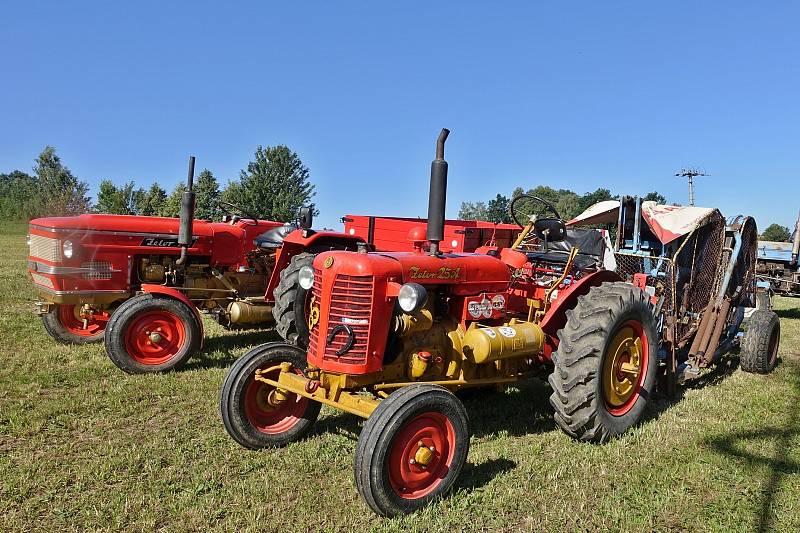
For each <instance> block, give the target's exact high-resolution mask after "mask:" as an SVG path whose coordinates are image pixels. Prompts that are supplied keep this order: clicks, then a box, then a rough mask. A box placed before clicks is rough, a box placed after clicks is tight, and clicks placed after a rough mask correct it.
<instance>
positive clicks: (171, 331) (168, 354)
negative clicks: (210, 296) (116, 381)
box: [105, 294, 202, 374]
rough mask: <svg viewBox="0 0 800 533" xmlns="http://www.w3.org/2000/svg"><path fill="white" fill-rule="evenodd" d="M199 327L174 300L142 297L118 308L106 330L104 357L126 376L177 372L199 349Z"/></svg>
mask: <svg viewBox="0 0 800 533" xmlns="http://www.w3.org/2000/svg"><path fill="white" fill-rule="evenodd" d="M201 336H202V333H201V332H200V323H199V322H198V319H197V317H196V316H195V314H194V311H193V310H192V309H191V308H190V307H189V306H188V305H186V304H185V303H183V302H181V301H179V300H176V299H175V298H170V297H165V296H156V295H153V294H141V295H139V296H135V297H133V298H131V299H130V300H128V301H127V302H125V303H124V304H122V305H121V306H119V308H118V309H117V310H116V311H115V312H114V314H113V315H112V316H111V320H109V321H108V328H107V329H106V335H105V344H106V353H108V357H109V358H110V359H111V361H113V363H114V364H115V365H117V366H118V367H119V368H121V369H122V370H124V371H125V372H127V373H128V374H146V373H154V372H165V371H168V370H174V369H177V368H180V367H181V366H182V365H183V364H184V363H186V361H187V360H188V359H189V358H190V357H191V356H192V354H194V353H195V352H197V351H198V350H199V349H200V344H201Z"/></svg>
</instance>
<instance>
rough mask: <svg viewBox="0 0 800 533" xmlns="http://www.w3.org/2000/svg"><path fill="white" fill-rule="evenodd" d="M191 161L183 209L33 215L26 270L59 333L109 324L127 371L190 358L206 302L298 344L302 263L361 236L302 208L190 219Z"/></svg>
mask: <svg viewBox="0 0 800 533" xmlns="http://www.w3.org/2000/svg"><path fill="white" fill-rule="evenodd" d="M193 171H194V158H191V160H190V170H189V191H187V192H186V193H184V197H183V204H182V209H181V218H180V220H178V219H171V218H159V217H140V216H121V215H81V216H78V217H55V218H39V219H34V220H32V221H31V223H30V230H29V233H30V234H29V241H30V254H29V258H28V271H29V273H30V276H31V278H32V280H33V282H34V286H35V287H36V289H37V291H38V292H39V294H40V295H41V297H42V299H43V300H42V301H40V302H38V303H37V309H38V312H39V314H41V316H42V321H43V323H44V327H45V329H46V330H47V332H48V333H49V334H50V335H51V336H52V337H53V338H54V339H56V340H58V341H61V342H67V343H77V344H82V343H87V342H93V341H99V340H101V339H103V338H104V333H105V339H106V349H107V352H108V355H109V357H110V358H111V360H112V361H113V362H114V363H115V364H116V365H117V366H119V367H120V368H121V369H122V370H124V371H126V372H130V373H139V372H158V371H164V370H169V369H173V368H176V367H179V366H180V365H182V364H183V363H185V362H186V360H187V359H188V358H189V357H190V356H191V355H192V354H193V353H195V352H197V351H198V350H199V349H200V347H201V344H202V340H203V323H202V320H201V317H200V310H202V311H207V312H209V313H210V314H211V315H212V316H214V317H215V318H216V320H217V321H219V322H220V323H221V324H222V325H224V326H226V327H246V326H256V325H262V326H263V325H274V326H275V329H276V330H277V331H278V333H279V334H280V335H281V336H282V337H283V338H284V339H286V340H287V341H290V342H294V343H296V342H300V343H301V344H302V340H303V339H302V337H303V334H302V331H303V327H304V324H305V320H303V319H301V320H299V321H298V320H297V316H298V315H297V313H296V309H299V310H302V309H303V308H302V306H300V307H297V308H296V307H295V300H296V299H297V293H298V286H297V272H298V270H299V269H300V267H302V266H303V265H310V264H311V262H312V261H313V259H314V256H315V254H318V253H320V252H323V251H328V250H348V249H349V250H355V249H356V248H357V246H358V245H359V244H361V245H364V244H365V243H364V239H362V238H361V237H359V236H357V235H347V234H343V233H336V232H330V231H314V230H312V229H311V211H310V210H309V209H306V208H304V209H303V210H301V217H300V220H299V221H298V223H297V224H283V223H281V222H273V221H266V220H259V219H258V218H257V217H255V216H253V215H250V214H247V213H244V212H243V211H242V210H241V209H240V208H238V207H236V206H235V205H233V204H230V203H227V202H220V204H219V205H220V207H221V209H222V210H223V211H225V212H226V215H225V216H224V217H223V221H222V222H210V221H201V220H193V214H194V192H192V190H191V189H192V180H193V173H194V172H193ZM301 292H302V291H301ZM298 322H299V327H298ZM298 329H299V331H298Z"/></svg>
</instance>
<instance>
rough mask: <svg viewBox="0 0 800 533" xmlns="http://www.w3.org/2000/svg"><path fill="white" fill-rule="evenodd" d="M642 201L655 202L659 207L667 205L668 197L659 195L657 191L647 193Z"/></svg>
mask: <svg viewBox="0 0 800 533" xmlns="http://www.w3.org/2000/svg"><path fill="white" fill-rule="evenodd" d="M642 200H644V201H645V202H647V201H653V202H655V203H657V204H659V205H665V204H666V203H667V199H666V197H664V195H663V194H659V193H658V192H657V191H653V192H649V193H647V194H646V195H644V198H642Z"/></svg>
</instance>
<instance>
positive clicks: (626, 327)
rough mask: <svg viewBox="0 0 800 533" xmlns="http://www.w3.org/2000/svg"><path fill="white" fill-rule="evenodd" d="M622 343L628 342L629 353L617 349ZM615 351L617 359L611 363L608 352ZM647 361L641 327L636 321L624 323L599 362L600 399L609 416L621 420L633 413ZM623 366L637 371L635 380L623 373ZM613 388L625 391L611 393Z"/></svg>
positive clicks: (622, 349) (644, 376)
mask: <svg viewBox="0 0 800 533" xmlns="http://www.w3.org/2000/svg"><path fill="white" fill-rule="evenodd" d="M624 341H630V348H629V349H626V348H625V347H624V346H622V345H618V342H624ZM615 351H616V352H618V353H619V356H618V357H616V358H613V359H612V356H613V354H612V353H610V352H615ZM634 361H635V364H633V363H634ZM649 361H650V346H649V344H648V342H647V333H645V331H644V327H643V326H642V323H641V322H639V321H638V320H628V321H627V322H625V323H624V324H622V325H621V326H620V327H619V328H618V329H617V331H616V332H615V336H614V339H612V341H611V345H610V346H609V347H608V348H607V353H606V354H605V359H604V361H603V381H602V383H603V399H604V401H605V404H606V409H608V412H609V413H611V414H612V415H614V416H623V415H625V414H627V413H628V412H629V411H630V410H631V409H633V406H634V405H636V401H637V400H638V399H639V397H640V396H641V391H642V385H643V384H644V382H645V379H647V368H648V363H649ZM625 364H628V365H629V366H634V367H636V368H638V372H637V373H636V374H635V377H634V376H633V375H632V374H630V373H629V372H627V373H626V372H625V369H624V366H623V365H625ZM614 385H618V386H623V387H627V390H623V391H622V392H620V391H619V390H616V391H614V390H612V388H613V387H614ZM621 399H622V400H623V401H621Z"/></svg>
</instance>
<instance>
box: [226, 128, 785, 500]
mask: <svg viewBox="0 0 800 533" xmlns="http://www.w3.org/2000/svg"><path fill="white" fill-rule="evenodd" d="M448 133H449V132H448V131H447V130H443V131H442V133H441V134H440V136H439V138H438V141H437V145H436V158H435V159H434V161H433V163H432V165H431V182H430V193H429V205H428V225H427V232H426V235H418V234H411V235H410V238H412V239H413V240H414V242H413V245H414V246H413V248H414V250H413V251H411V252H395V253H369V252H367V251H366V250H360V251H356V252H346V251H332V252H325V253H322V254H319V255H318V256H317V257H316V258H315V259H314V262H313V264H312V265H304V266H303V267H302V268H301V269H300V272H299V273H298V279H299V284H300V285H301V286H302V287H303V288H305V289H306V290H308V291H310V292H311V297H310V300H309V306H310V307H309V310H308V311H307V313H306V316H307V321H308V329H309V333H310V334H309V343H308V347H307V349H302V348H300V347H298V346H294V345H291V344H286V343H278V342H273V343H267V344H263V345H261V346H258V347H256V348H254V349H252V350H250V351H249V352H248V353H246V354H245V355H244V356H243V357H241V358H240V359H239V360H238V361H237V362H236V363H235V364H234V366H233V367H232V368H231V370H230V371H229V373H228V374H227V376H226V378H225V380H224V382H223V386H222V390H221V393H220V411H221V413H220V414H221V418H222V422H223V425H224V427H225V429H226V431H227V432H228V433H229V435H230V436H231V437H232V438H233V439H234V440H235V441H236V442H238V443H239V444H240V445H242V446H244V447H246V448H251V449H260V448H265V447H271V446H281V445H285V444H287V443H289V442H292V441H295V440H297V439H300V438H301V437H303V436H304V435H306V434H307V433H308V432H309V430H310V429H311V428H312V426H313V425H314V422H315V420H316V419H317V416H318V415H319V412H320V407H321V406H322V405H327V406H330V407H333V408H336V409H339V410H341V411H345V412H348V413H352V414H355V415H357V416H360V417H362V418H364V419H365V422H364V425H363V429H362V431H361V434H360V436H359V439H358V443H357V445H356V452H355V462H354V471H355V485H356V488H357V490H358V492H359V493H360V495H361V496H362V497H363V499H364V501H365V502H366V503H367V504H368V505H369V507H370V508H372V510H374V511H375V512H376V513H378V514H380V515H383V516H393V515H398V514H402V513H408V512H412V511H414V510H416V509H418V508H420V507H422V506H424V505H426V504H428V503H430V502H432V501H433V500H435V499H437V498H440V497H441V496H443V495H444V494H446V493H447V492H448V491H449V490H450V489H451V488H452V487H453V484H454V482H455V481H456V479H457V478H458V476H459V472H460V471H461V469H462V466H463V465H464V463H465V461H466V458H467V453H468V450H469V444H470V429H469V418H468V415H467V412H466V410H465V408H464V405H463V404H462V403H461V401H459V399H458V398H457V397H456V396H455V394H454V392H455V391H458V390H459V389H465V388H482V387H505V386H506V385H508V384H512V383H515V382H517V381H518V380H520V379H523V378H525V377H527V376H536V375H539V376H549V379H548V381H549V383H550V386H551V387H552V395H551V397H550V402H551V404H552V406H553V409H554V411H555V420H556V422H557V423H558V425H559V426H560V427H561V428H562V429H563V430H564V431H565V432H566V433H567V434H569V435H570V436H571V437H573V438H575V439H577V440H580V441H588V442H595V443H602V442H605V441H607V440H609V439H610V438H612V437H614V436H617V435H620V434H622V433H624V432H625V431H626V430H628V429H629V428H630V427H631V426H633V425H634V424H636V423H637V422H638V421H639V419H640V418H641V416H642V413H643V411H644V409H645V407H646V405H647V402H648V401H649V399H650V398H651V395H652V393H653V392H654V389H655V387H656V384H657V383H664V384H665V386H668V384H669V382H670V381H677V379H676V377H677V376H679V375H680V376H684V377H685V376H692V375H693V372H694V370H695V369H702V368H706V367H708V366H710V365H712V364H714V363H715V362H716V361H717V360H718V357H719V356H720V355H721V354H723V353H724V352H726V351H727V350H729V349H731V348H732V347H733V346H734V345H735V344H737V343H741V346H742V356H741V357H742V367H743V368H745V369H746V370H752V371H758V372H766V371H769V369H771V368H772V366H774V364H775V363H774V359H775V354H776V351H777V344H778V336H779V326H778V322H777V319H776V317H775V315H774V313H772V314H769V313H768V314H763V315H761V316H759V317H757V318H756V319H754V320H751V321H750V324H749V327H748V330H747V333H745V335H744V338H743V339H742V338H741V335H740V333H739V331H738V325H739V317H740V311H741V307H742V306H743V305H745V304H747V303H748V302H747V299H748V296H749V295H750V293H751V292H752V263H751V259H752V257H751V255H752V254H751V253H750V251H751V247H752V246H753V243H754V241H753V240H752V238H753V235H754V233H753V232H754V231H755V225H754V223H753V222H752V219H749V218H740V219H737V221H735V223H734V224H732V225H731V226H730V228H727V229H726V226H725V224H724V220H722V219H721V218H719V217H718V216H717V215H718V213H719V212H718V211H716V210H709V211H710V213H709V214H708V216H707V217H706V218H702V219H693V220H692V223H690V224H688V225H687V224H681V223H673V222H674V220H673V219H674V218H677V219H679V220H682V219H681V217H680V216H677V217H675V216H670V215H665V218H666V219H667V221H668V222H669V223H668V224H666V229H665V233H664V235H666V234H667V233H669V232H670V231H672V232H675V234H676V237H675V238H672V234H670V235H669V238H666V237H665V240H666V244H664V243H663V241H662V242H659V241H658V239H657V237H658V235H655V236H651V233H653V232H652V231H650V226H647V224H646V223H642V222H641V220H640V218H641V213H642V211H641V210H640V209H639V208H640V207H641V206H642V204H641V202H640V201H638V200H635V201H633V202H631V201H629V200H628V199H625V200H624V201H623V202H617V203H616V210H614V209H608V210H607V211H610V212H611V213H612V216H613V217H615V218H616V221H617V222H618V226H619V228H617V231H616V234H615V235H614V237H615V239H616V243H615V244H614V245H613V246H614V249H615V250H616V253H613V252H614V250H609V251H608V252H609V254H608V255H609V257H606V253H607V252H606V249H605V245H604V243H605V240H604V238H603V232H600V231H597V230H596V229H591V228H582V227H579V225H580V221H570V222H572V224H567V223H566V222H565V221H564V220H563V219H562V218H561V216H560V215H559V213H558V212H557V210H556V209H555V208H554V207H553V206H552V205H550V204H548V203H547V202H546V201H544V200H542V199H539V198H536V197H527V198H525V200H526V201H527V202H535V203H537V204H540V205H541V206H542V209H544V210H546V211H547V212H548V214H546V215H543V216H538V217H537V216H531V217H530V219H529V220H527V221H521V222H523V226H524V227H523V228H522V231H521V232H520V234H519V236H518V238H517V239H516V240H515V242H513V243H512V245H511V246H508V247H501V246H485V247H481V248H479V249H478V250H476V252H475V253H443V252H442V251H441V247H440V243H441V241H442V239H443V237H444V235H443V221H444V212H445V196H446V185H447V168H448V167H447V162H446V161H445V159H444V146H445V140H446V139H447V136H448ZM631 205H634V208H631V207H630V206H631ZM637 206H638V207H637ZM644 206H645V208H647V209H649V208H650V207H651V206H650V205H649V204H647V203H645V204H644ZM603 213H605V212H603ZM605 215H606V216H609V213H605ZM673 215H674V214H673ZM654 219H655V220H656V222H657V221H661V220H663V219H662V218H656V217H654ZM683 222H686V221H683ZM654 224H655V222H654ZM656 225H657V224H656ZM646 226H647V227H646ZM753 249H754V248H753ZM606 259H616V261H618V263H619V265H620V270H619V271H614V270H611V269H607V268H604V267H603V265H604V263H605V261H606ZM703 299H705V301H701V300H703ZM695 339H699V340H697V341H696V342H695ZM740 339H741V340H740ZM700 371H701V370H698V373H699V372H700Z"/></svg>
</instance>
